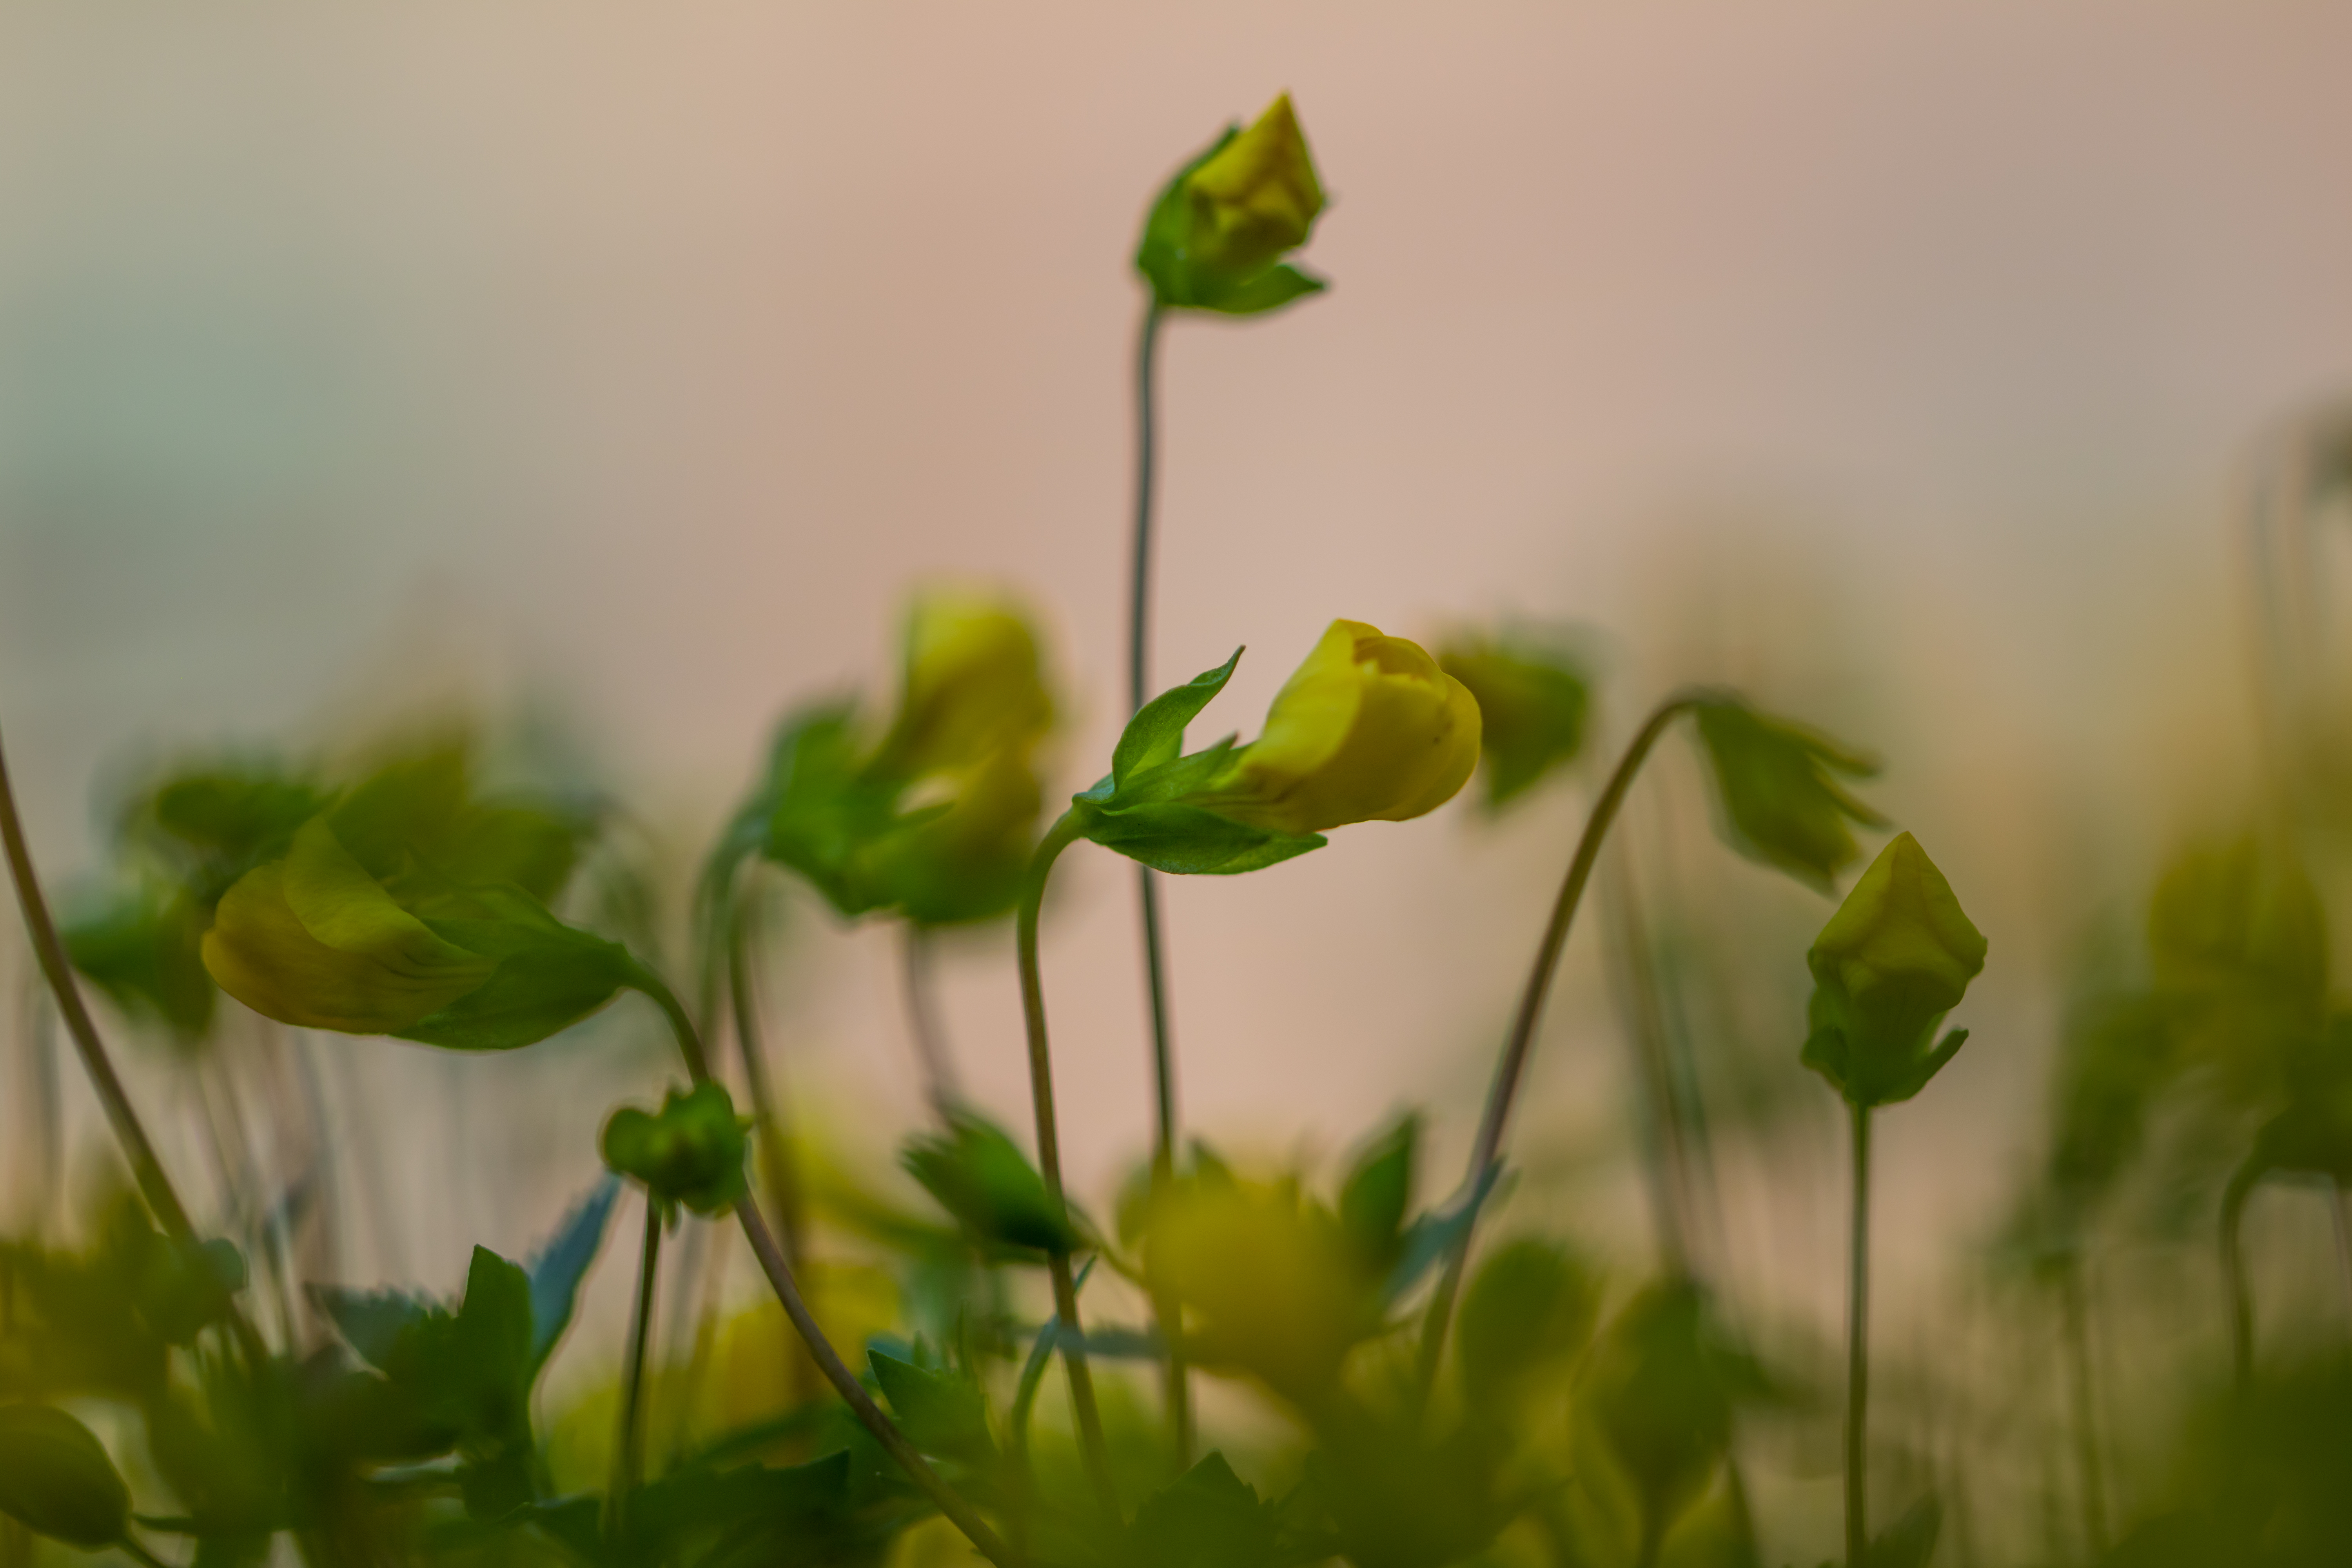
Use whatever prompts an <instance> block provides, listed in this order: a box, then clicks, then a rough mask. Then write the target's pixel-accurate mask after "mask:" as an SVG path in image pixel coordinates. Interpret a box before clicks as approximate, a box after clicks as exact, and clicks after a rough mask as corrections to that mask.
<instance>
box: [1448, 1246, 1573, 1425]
mask: <svg viewBox="0 0 2352 1568" xmlns="http://www.w3.org/2000/svg"><path fill="white" fill-rule="evenodd" d="M1600 1299H1601V1293H1600V1287H1599V1284H1598V1282H1597V1281H1596V1280H1595V1279H1593V1277H1592V1274H1591V1271H1590V1270H1589V1269H1588V1268H1585V1266H1584V1265H1583V1264H1582V1263H1581V1262H1580V1261H1579V1260H1578V1259H1577V1258H1575V1257H1574V1256H1572V1255H1571V1254H1570V1252H1569V1251H1568V1249H1567V1248H1566V1247H1560V1246H1559V1245H1557V1244H1556V1243H1552V1242H1548V1241H1541V1240H1538V1239H1535V1238H1533V1237H1529V1238H1528V1239H1525V1240H1521V1241H1515V1242H1512V1243H1510V1244H1508V1245H1507V1246H1504V1247H1496V1249H1495V1250H1494V1251H1493V1252H1491V1253H1489V1254H1488V1255H1487V1257H1486V1261H1485V1262H1484V1263H1482V1264H1481V1265H1480V1266H1479V1268H1478V1272H1477V1273H1476V1274H1475V1275H1474V1276H1473V1277H1472V1278H1471V1280H1470V1288H1469V1289H1468V1290H1466V1291H1465V1293H1464V1294H1463V1297H1462V1313H1461V1318H1460V1321H1459V1325H1458V1327H1457V1328H1456V1330H1455V1334H1456V1340H1455V1344H1456V1353H1457V1355H1458V1357H1459V1360H1460V1364H1461V1368H1462V1388H1463V1393H1464V1394H1466V1395H1467V1396H1468V1398H1469V1401H1470V1404H1471V1405H1472V1407H1473V1408H1488V1409H1491V1408H1494V1407H1496V1406H1503V1405H1508V1404H1509V1403H1511V1402H1512V1401H1514V1400H1515V1399H1516V1398H1517V1395H1518V1394H1520V1392H1521V1391H1522V1390H1523V1388H1524V1387H1525V1385H1526V1384H1527V1383H1528V1381H1529V1380H1530V1379H1531V1378H1532V1377H1533V1375H1534V1374H1535V1373H1538V1372H1539V1371H1540V1370H1541V1369H1543V1368H1545V1367H1547V1366H1553V1365H1557V1364H1559V1363H1561V1362H1564V1361H1566V1360H1568V1359H1569V1358H1570V1357H1571V1356H1573V1355H1575V1354H1576V1353H1577V1352H1579V1351H1580V1350H1582V1349H1583V1348H1584V1343H1585V1342H1586V1341H1587V1340H1588V1339H1590V1338H1591V1334H1592V1322H1593V1317H1594V1314H1595V1312H1596V1311H1597V1310H1598V1309H1599V1306H1600Z"/></svg>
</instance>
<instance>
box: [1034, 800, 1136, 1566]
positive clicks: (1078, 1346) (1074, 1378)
mask: <svg viewBox="0 0 2352 1568" xmlns="http://www.w3.org/2000/svg"><path fill="white" fill-rule="evenodd" d="M1077 837H1078V826H1077V819H1076V817H1075V816H1073V815H1072V814H1070V813H1069V812H1064V813H1063V814H1062V817H1061V820H1060V821H1058V822H1056V823H1055V824H1054V826H1053V827H1052V828H1051V829H1050V830H1049V831H1048V832H1047V833H1046V835H1045V841H1044V842H1043V843H1041V844H1039V845H1038V846H1037V852H1036V854H1035V855H1034V857H1032V858H1031V859H1030V862H1029V885H1028V886H1027V888H1025V889H1023V892H1022V895H1021V909H1020V913H1019V914H1018V916H1017V917H1016V925H1015V928H1014V929H1015V931H1016V940H1017V944H1018V947H1019V951H1020V958H1021V1011H1022V1015H1023V1016H1024V1020H1025V1021H1026V1023H1027V1025H1028V1030H1029V1095H1030V1100H1031V1101H1032V1103H1033V1104H1034V1106H1035V1108H1036V1113H1037V1171H1038V1173H1039V1174H1040V1175H1042V1176H1044V1177H1045V1190H1046V1191H1047V1192H1048V1193H1050V1194H1053V1201H1054V1206H1055V1209H1056V1210H1058V1211H1059V1212H1060V1215H1061V1217H1062V1219H1063V1220H1064V1221H1065V1222H1066V1221H1067V1219H1068V1217H1069V1201H1068V1199H1067V1198H1066V1197H1065V1196H1064V1195H1063V1188H1062V1143H1061V1135H1060V1133H1059V1132H1058V1131H1056V1129H1055V1121H1054V1058H1053V1052H1052V1048H1051V1047H1050V1046H1049V1045H1048V1044H1047V1042H1046V1038H1045V983H1044V981H1043V980H1042V979H1041V978H1040V976H1039V973H1038V969H1037V912H1038V910H1039V909H1040V908H1041V907H1042V906H1043V905H1044V903H1045V882H1046V879H1048V878H1050V877H1051V876H1052V875H1053V873H1054V862H1055V860H1056V859H1058V858H1060V857H1061V853H1062V851H1063V850H1065V849H1066V848H1068V847H1070V846H1071V845H1072V844H1074V843H1076V841H1077ZM1047 1262H1048V1267H1049V1269H1050V1271H1051V1273H1052V1274H1053V1277H1054V1312H1055V1316H1056V1317H1058V1318H1060V1319H1061V1321H1062V1323H1063V1326H1064V1327H1065V1328H1066V1330H1067V1331H1068V1332H1067V1334H1066V1337H1064V1339H1063V1340H1062V1364H1063V1367H1064V1368H1065V1369H1066V1371H1067V1372H1068V1373H1069V1377H1070V1403H1071V1404H1072V1405H1074V1406H1076V1410H1077V1415H1078V1442H1079V1447H1080V1449H1081V1451H1082V1452H1083V1453H1084V1455H1085V1458H1086V1465H1087V1478H1088V1479H1090V1480H1091V1481H1093V1483H1094V1488H1095V1492H1096V1495H1097V1498H1098V1499H1099V1500H1100V1501H1101V1503H1102V1505H1103V1509H1104V1511H1105V1512H1107V1513H1108V1514H1109V1515H1110V1517H1111V1518H1112V1519H1114V1520H1116V1519H1118V1518H1119V1517H1120V1515H1119V1509H1118V1487H1117V1486H1116V1485H1114V1484H1113V1482H1112V1480H1111V1473H1110V1447H1109V1445H1108V1443H1107V1442H1106V1441H1105V1440H1104V1438H1103V1426H1102V1412H1101V1411H1100V1410H1099V1409H1097V1407H1096V1405H1095V1381H1094V1373H1093V1372H1092V1370H1091V1369H1090V1368H1089V1367H1088V1366H1087V1347H1086V1340H1085V1337H1084V1335H1085V1331H1084V1330H1083V1329H1082V1328H1081V1327H1080V1325H1079V1321H1078V1292H1077V1286H1076V1282H1075V1281H1074V1280H1073V1279H1071V1276H1070V1258H1069V1255H1068V1254H1067V1253H1061V1252H1057V1253H1055V1254H1054V1255H1053V1256H1052V1257H1051V1258H1049V1259H1048V1260H1047Z"/></svg>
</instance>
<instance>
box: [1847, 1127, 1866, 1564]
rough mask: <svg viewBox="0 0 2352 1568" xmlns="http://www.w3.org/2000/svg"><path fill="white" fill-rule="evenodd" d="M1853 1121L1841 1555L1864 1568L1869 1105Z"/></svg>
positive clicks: (1849, 1561) (1848, 1562)
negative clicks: (1843, 1540) (1842, 1544)
mask: <svg viewBox="0 0 2352 1568" xmlns="http://www.w3.org/2000/svg"><path fill="white" fill-rule="evenodd" d="M1849 1109H1850V1110H1851V1111H1852V1112H1853V1233H1852V1237H1851V1244H1852V1248H1853V1250H1852V1252H1851V1254H1850V1255H1849V1258H1848V1261H1847V1265H1846V1306H1845V1560H1846V1563H1847V1564H1848V1568H1862V1562H1863V1558H1864V1553H1865V1552H1868V1551H1869V1549H1870V1531H1869V1508H1868V1503H1869V1499H1868V1496H1867V1493H1866V1490H1865V1487H1864V1483H1865V1481H1866V1480H1867V1479H1868V1477H1867V1459H1868V1455H1869V1442H1868V1438H1869V1417H1870V1107H1868V1106H1866V1105H1856V1106H1852V1107H1849Z"/></svg>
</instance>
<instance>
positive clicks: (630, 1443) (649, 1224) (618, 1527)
mask: <svg viewBox="0 0 2352 1568" xmlns="http://www.w3.org/2000/svg"><path fill="white" fill-rule="evenodd" d="M661 1237H662V1216H661V1205H660V1204H659V1203H657V1202H656V1201H655V1199H654V1195H653V1194H651V1193H647V1194H646V1238H645V1244H644V1246H643V1247H641V1248H640V1249H639V1250H638V1253H637V1304H636V1310H635V1314H634V1315H633V1316H632V1317H631V1318H630V1319H629V1364H628V1367H627V1369H626V1373H625V1382H624V1383H623V1384H622V1385H621V1425H620V1429H619V1430H618V1431H617V1432H615V1433H614V1436H613V1495H612V1496H611V1497H610V1498H609V1499H607V1500H606V1501H605V1516H606V1517H607V1518H608V1519H609V1520H610V1521H612V1534H613V1535H614V1537H616V1538H617V1537H618V1536H619V1535H620V1534H621V1532H622V1531H623V1529H624V1528H625V1525H626V1523H627V1517H628V1506H629V1494H630V1493H631V1492H633V1491H635V1490H636V1489H637V1482H638V1480H639V1479H642V1477H643V1475H644V1473H645V1442H646V1341H647V1340H649V1339H650V1338H651V1337H652V1335H653V1327H654V1281H655V1280H656V1279H657V1278H658V1277H659V1276H660V1273H661Z"/></svg>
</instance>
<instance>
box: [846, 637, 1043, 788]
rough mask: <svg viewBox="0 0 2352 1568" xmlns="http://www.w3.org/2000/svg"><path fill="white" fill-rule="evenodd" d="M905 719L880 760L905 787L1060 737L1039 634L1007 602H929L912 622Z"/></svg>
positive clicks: (901, 711) (901, 703)
mask: <svg viewBox="0 0 2352 1568" xmlns="http://www.w3.org/2000/svg"><path fill="white" fill-rule="evenodd" d="M905 657H906V673H905V683H904V685H903V686H902V688H901V689H900V695H899V700H898V717H897V719H896V720H895V721H893V722H892V724H891V727H890V733H889V735H888V736H887V738H886V739H885V740H884V742H882V747H881V750H880V752H879V753H878V754H877V757H876V759H875V763H874V766H875V768H876V770H877V771H878V772H882V773H889V774H892V775H895V776H898V777H902V778H915V777H919V776H921V775H923V774H926V773H939V772H943V771H953V770H960V769H963V768H968V767H972V766H975V765H978V764H981V763H985V762H987V761H988V760H989V759H990V758H991V757H992V756H993V755H995V754H996V753H997V752H1001V751H1002V750H1003V749H1004V748H1005V747H1008V746H1013V747H1026V746H1028V745H1030V744H1032V743H1034V742H1036V741H1037V740H1038V739H1039V738H1040V737H1042V736H1043V735H1044V734H1045V731H1047V730H1048V729H1049V728H1051V727H1052V725H1053V722H1054V699H1053V696H1052V694H1051V693H1049V692H1048V691H1047V690H1046V689H1045V679H1044V676H1043V674H1042V673H1041V671H1040V668H1039V661H1038V657H1037V637H1036V634H1035V633H1034V631H1033V630H1032V629H1031V628H1030V626H1029V622H1028V619H1027V617H1025V616H1023V615H1022V613H1021V612H1020V611H1019V610H1018V609H1016V608H1014V607H1013V605H1009V604H1007V603H1005V602H1004V601H1003V600H1001V599H996V598H990V597H983V596H981V595H971V594H960V593H929V594H926V595H922V596H921V597H919V598H918V599H917V600H916V601H915V604H914V606H913V608H912V610H911V611H910V612H909V613H908V617H907V641H906V655H905Z"/></svg>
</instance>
